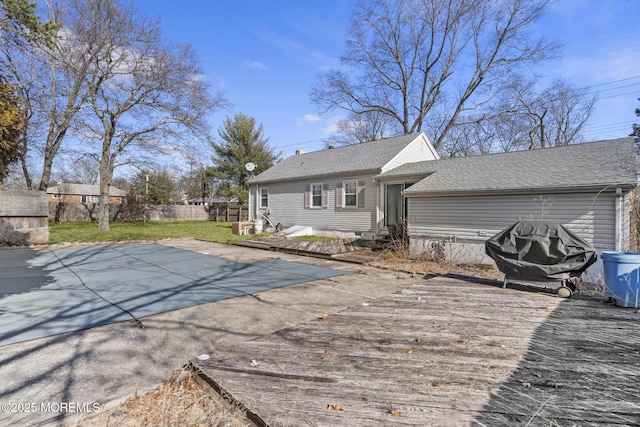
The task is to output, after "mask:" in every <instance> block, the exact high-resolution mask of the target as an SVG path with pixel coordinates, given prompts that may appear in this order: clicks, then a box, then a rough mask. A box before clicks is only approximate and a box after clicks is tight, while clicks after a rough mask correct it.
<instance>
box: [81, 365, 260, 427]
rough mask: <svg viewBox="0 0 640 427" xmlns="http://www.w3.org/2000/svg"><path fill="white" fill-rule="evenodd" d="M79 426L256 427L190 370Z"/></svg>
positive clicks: (82, 422) (82, 421)
mask: <svg viewBox="0 0 640 427" xmlns="http://www.w3.org/2000/svg"><path fill="white" fill-rule="evenodd" d="M71 426H78V427H106V426H121V427H142V426H154V427H155V426H157V427H173V426H201V427H202V426H210V427H214V426H215V427H253V426H255V424H254V423H252V422H251V421H250V420H248V419H247V417H246V416H245V413H244V411H243V410H242V409H240V408H238V407H236V406H234V405H232V404H230V403H229V402H227V401H226V400H225V399H224V398H222V396H220V395H219V394H218V393H217V392H216V391H215V390H213V389H211V387H210V386H209V385H207V384H206V383H204V382H203V381H202V380H200V379H199V378H198V377H197V375H195V374H193V373H192V372H190V371H184V370H180V371H178V372H176V373H175V374H174V375H173V376H172V377H171V378H170V379H168V380H167V381H165V382H163V383H162V384H161V385H159V386H157V387H156V388H154V389H152V390H151V391H149V392H146V393H144V394H141V395H138V394H137V393H135V395H134V396H133V397H129V398H128V399H127V400H125V401H124V402H123V403H122V404H120V405H119V406H118V407H116V408H112V409H109V410H106V411H104V412H101V413H99V414H96V415H93V416H90V417H86V418H82V419H80V420H79V421H77V422H74V423H72V424H69V427H71Z"/></svg>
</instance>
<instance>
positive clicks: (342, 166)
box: [249, 133, 439, 234]
mask: <svg viewBox="0 0 640 427" xmlns="http://www.w3.org/2000/svg"><path fill="white" fill-rule="evenodd" d="M438 158H439V157H438V154H437V153H436V151H435V149H434V148H433V146H432V145H431V142H429V140H428V139H427V137H426V135H425V134H424V133H420V134H411V135H403V136H399V137H395V138H387V139H382V140H378V141H372V142H368V143H365V144H357V145H348V146H344V147H340V148H332V149H326V150H322V151H315V152H311V153H300V154H296V155H294V156H291V157H288V158H286V159H284V160H282V161H281V162H279V163H277V164H276V165H274V166H273V167H271V168H270V169H268V170H266V171H264V172H262V173H261V174H260V175H258V176H256V177H255V178H253V179H251V180H250V181H249V218H250V220H254V219H262V218H263V217H262V215H265V214H266V213H269V218H270V221H271V222H272V223H273V224H278V223H279V224H282V225H283V226H285V227H288V226H293V225H305V226H310V227H313V228H316V229H321V230H335V231H343V232H355V233H357V234H363V233H364V234H372V233H373V234H376V233H382V232H385V231H386V230H387V228H388V227H389V226H395V225H398V224H400V223H401V219H402V218H401V214H398V209H400V208H399V204H400V203H401V199H402V197H401V191H402V190H403V189H404V185H403V184H399V185H396V186H390V187H388V188H387V186H386V185H381V183H380V182H378V181H376V179H375V177H376V176H378V175H380V174H382V173H384V172H387V171H390V170H392V169H394V168H396V167H398V166H400V165H403V164H407V163H410V162H419V161H432V160H435V159H438ZM383 191H387V192H388V193H389V197H390V198H389V199H388V203H387V204H388V205H389V206H390V207H389V208H385V204H384V203H385V200H387V198H386V196H385V194H386V193H383Z"/></svg>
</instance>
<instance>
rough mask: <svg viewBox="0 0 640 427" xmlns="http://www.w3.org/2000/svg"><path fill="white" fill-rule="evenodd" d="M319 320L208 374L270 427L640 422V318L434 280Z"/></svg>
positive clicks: (211, 363) (215, 365)
mask: <svg viewBox="0 0 640 427" xmlns="http://www.w3.org/2000/svg"><path fill="white" fill-rule="evenodd" d="M318 316H319V318H318V320H315V321H312V322H308V323H305V324H302V325H299V326H296V327H291V328H286V329H283V330H280V331H278V332H277V333H275V334H272V335H270V336H267V337H264V338H262V339H260V340H256V341H249V342H245V343H240V344H236V345H231V346H224V345H221V346H220V347H219V348H217V349H216V351H215V353H214V354H213V357H212V358H211V359H210V360H208V361H204V362H198V365H199V366H200V367H201V368H202V370H203V372H204V374H205V375H206V376H207V377H209V378H210V379H211V380H213V381H215V382H216V383H217V384H219V385H220V386H221V387H222V388H223V389H224V390H226V391H227V392H229V393H230V394H231V395H233V396H234V397H235V398H236V399H237V400H239V401H240V402H241V403H243V404H244V405H246V406H247V407H248V408H249V410H251V411H252V412H253V413H255V414H256V415H258V416H259V417H261V418H262V419H263V420H264V421H265V422H266V423H267V424H268V425H271V426H292V425H296V426H297V425H317V426H338V425H344V426H371V425H434V426H436V425H437V426H463V425H470V424H471V425H478V426H480V425H486V426H500V425H505V426H507V425H509V426H512V425H525V424H527V423H529V424H528V425H530V426H534V425H545V426H549V425H580V426H582V425H597V426H603V425H639V424H640V381H639V380H640V334H638V328H639V322H640V315H639V314H636V313H634V312H633V310H629V309H621V308H615V307H610V306H608V305H605V304H602V303H601V302H600V301H599V300H597V299H594V298H591V299H588V298H580V299H571V300H562V299H560V298H556V297H554V296H551V295H549V294H545V293H540V292H523V291H520V290H513V289H501V288H499V287H497V286H491V285H489V284H479V283H471V282H466V281H461V280H454V279H450V278H433V279H430V280H426V281H419V283H413V284H411V285H409V284H408V287H407V288H406V289H404V290H402V291H400V292H398V293H395V294H392V295H388V296H386V297H383V298H379V299H376V300H370V301H369V302H367V303H366V305H362V306H354V307H350V308H348V309H346V310H343V311H341V312H339V313H336V314H332V315H329V316H327V317H326V318H324V319H323V318H322V317H321V316H322V313H318ZM252 361H255V362H256V363H253V364H252ZM328 405H338V406H339V407H340V408H342V409H343V410H342V411H336V410H330V409H327V407H328ZM392 409H393V410H395V411H397V413H399V414H400V416H399V417H395V416H393V415H392V414H391V410H392Z"/></svg>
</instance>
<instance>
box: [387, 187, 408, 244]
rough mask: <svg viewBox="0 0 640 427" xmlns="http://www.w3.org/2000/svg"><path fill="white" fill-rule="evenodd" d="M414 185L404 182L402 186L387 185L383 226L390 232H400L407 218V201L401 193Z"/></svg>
mask: <svg viewBox="0 0 640 427" xmlns="http://www.w3.org/2000/svg"><path fill="white" fill-rule="evenodd" d="M413 184H415V183H414V182H405V183H403V184H387V185H386V191H385V210H384V225H386V226H387V230H388V231H390V232H400V231H402V225H403V222H404V219H405V218H406V217H407V205H408V203H407V199H406V198H405V197H404V196H403V195H402V192H403V191H404V190H405V189H406V188H409V187H410V186H412V185H413Z"/></svg>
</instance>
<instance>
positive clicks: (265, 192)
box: [260, 187, 269, 209]
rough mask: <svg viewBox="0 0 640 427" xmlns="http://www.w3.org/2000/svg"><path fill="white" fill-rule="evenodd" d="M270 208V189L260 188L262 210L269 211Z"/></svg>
mask: <svg viewBox="0 0 640 427" xmlns="http://www.w3.org/2000/svg"><path fill="white" fill-rule="evenodd" d="M268 207H269V188H268V187H262V188H260V209H267V208H268Z"/></svg>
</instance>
